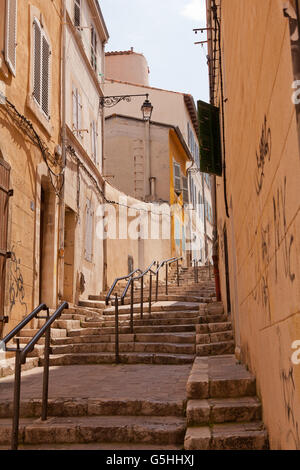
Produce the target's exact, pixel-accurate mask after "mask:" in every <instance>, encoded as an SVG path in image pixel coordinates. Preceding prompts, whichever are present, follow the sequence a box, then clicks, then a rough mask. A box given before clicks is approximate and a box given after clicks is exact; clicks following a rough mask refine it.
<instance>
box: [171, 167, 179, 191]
mask: <svg viewBox="0 0 300 470" xmlns="http://www.w3.org/2000/svg"><path fill="white" fill-rule="evenodd" d="M173 165H174V191H175V192H181V173H180V165H179V164H178V163H176V162H174V164H173Z"/></svg>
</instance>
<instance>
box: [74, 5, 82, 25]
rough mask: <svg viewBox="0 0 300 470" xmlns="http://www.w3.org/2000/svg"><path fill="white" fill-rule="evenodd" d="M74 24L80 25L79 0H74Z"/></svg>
mask: <svg viewBox="0 0 300 470" xmlns="http://www.w3.org/2000/svg"><path fill="white" fill-rule="evenodd" d="M74 26H75V27H76V28H78V27H80V26H81V0H74Z"/></svg>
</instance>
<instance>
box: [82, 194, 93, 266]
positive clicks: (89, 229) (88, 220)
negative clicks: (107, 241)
mask: <svg viewBox="0 0 300 470" xmlns="http://www.w3.org/2000/svg"><path fill="white" fill-rule="evenodd" d="M93 220H94V213H93V210H92V204H91V201H90V200H89V199H88V200H87V202H86V214H85V250H84V257H85V259H86V260H87V261H90V262H92V260H93Z"/></svg>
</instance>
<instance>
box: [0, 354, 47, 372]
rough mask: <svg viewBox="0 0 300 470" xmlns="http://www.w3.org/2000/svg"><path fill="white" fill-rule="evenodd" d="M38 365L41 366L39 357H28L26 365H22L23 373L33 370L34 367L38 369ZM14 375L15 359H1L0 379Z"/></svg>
mask: <svg viewBox="0 0 300 470" xmlns="http://www.w3.org/2000/svg"><path fill="white" fill-rule="evenodd" d="M3 354H4V353H3ZM38 365H39V358H38V357H28V358H27V360H26V363H25V364H23V365H22V372H25V371H26V370H30V369H33V368H34V367H38ZM14 373H15V358H14V357H11V358H8V359H4V358H1V359H0V378H2V377H8V376H9V375H13V374H14Z"/></svg>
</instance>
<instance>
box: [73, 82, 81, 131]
mask: <svg viewBox="0 0 300 470" xmlns="http://www.w3.org/2000/svg"><path fill="white" fill-rule="evenodd" d="M72 107H73V132H74V134H75V135H76V136H77V137H81V138H82V132H81V131H82V98H81V94H80V92H79V90H78V88H77V87H76V86H74V85H73V89H72Z"/></svg>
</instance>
